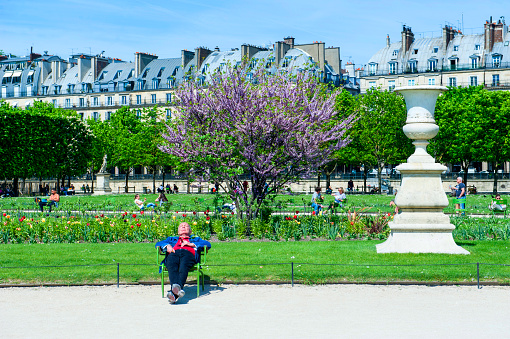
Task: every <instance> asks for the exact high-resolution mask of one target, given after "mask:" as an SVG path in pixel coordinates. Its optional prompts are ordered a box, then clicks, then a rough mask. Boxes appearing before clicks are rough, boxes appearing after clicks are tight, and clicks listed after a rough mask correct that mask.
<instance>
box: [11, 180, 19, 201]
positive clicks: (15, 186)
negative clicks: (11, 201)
mask: <svg viewBox="0 0 510 339" xmlns="http://www.w3.org/2000/svg"><path fill="white" fill-rule="evenodd" d="M18 182H19V178H14V179H13V180H12V193H13V194H14V196H15V197H17V196H18V195H19V194H18V186H19V185H18Z"/></svg>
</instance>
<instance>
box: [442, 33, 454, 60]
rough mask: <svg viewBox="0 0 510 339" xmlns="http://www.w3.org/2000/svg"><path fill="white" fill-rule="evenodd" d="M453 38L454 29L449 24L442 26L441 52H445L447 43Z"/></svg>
mask: <svg viewBox="0 0 510 339" xmlns="http://www.w3.org/2000/svg"><path fill="white" fill-rule="evenodd" d="M454 38H455V30H454V29H453V28H452V27H451V26H444V27H443V54H444V53H445V52H446V49H447V48H448V45H449V44H450V42H451V41H452V40H453V39H454Z"/></svg>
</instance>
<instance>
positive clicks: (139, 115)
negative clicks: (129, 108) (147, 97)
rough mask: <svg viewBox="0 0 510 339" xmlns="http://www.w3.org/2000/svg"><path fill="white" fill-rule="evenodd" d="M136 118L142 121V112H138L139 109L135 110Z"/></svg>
mask: <svg viewBox="0 0 510 339" xmlns="http://www.w3.org/2000/svg"><path fill="white" fill-rule="evenodd" d="M136 117H137V118H138V119H142V111H140V110H139V109H137V110H136Z"/></svg>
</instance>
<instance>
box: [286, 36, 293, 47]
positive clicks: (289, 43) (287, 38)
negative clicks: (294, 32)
mask: <svg viewBox="0 0 510 339" xmlns="http://www.w3.org/2000/svg"><path fill="white" fill-rule="evenodd" d="M283 42H285V43H286V44H287V45H289V46H290V48H294V38H293V37H291V36H288V37H286V38H284V39H283Z"/></svg>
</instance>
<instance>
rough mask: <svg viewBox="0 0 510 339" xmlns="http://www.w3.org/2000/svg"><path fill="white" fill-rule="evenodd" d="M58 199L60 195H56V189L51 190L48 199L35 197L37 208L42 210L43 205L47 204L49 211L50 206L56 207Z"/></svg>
mask: <svg viewBox="0 0 510 339" xmlns="http://www.w3.org/2000/svg"><path fill="white" fill-rule="evenodd" d="M59 201H60V195H58V193H57V191H56V190H55V189H52V190H51V195H50V201H48V200H46V199H39V198H38V199H37V202H38V203H39V208H40V209H41V212H44V209H43V207H44V206H48V208H49V211H50V212H51V206H55V207H58V202H59Z"/></svg>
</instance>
